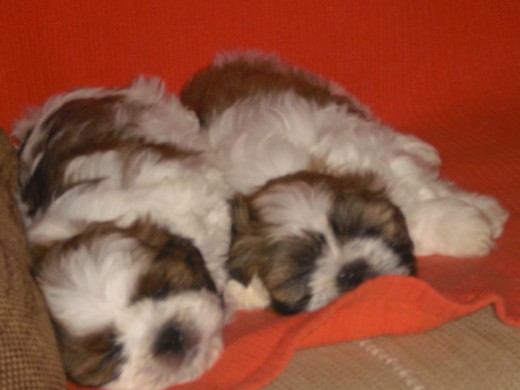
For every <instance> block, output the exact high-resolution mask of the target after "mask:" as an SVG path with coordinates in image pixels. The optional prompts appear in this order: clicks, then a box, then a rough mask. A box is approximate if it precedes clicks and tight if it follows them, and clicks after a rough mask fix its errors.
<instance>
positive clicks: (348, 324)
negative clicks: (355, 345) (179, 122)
mask: <svg viewBox="0 0 520 390" xmlns="http://www.w3.org/2000/svg"><path fill="white" fill-rule="evenodd" d="M1 8H2V11H1V13H0V26H1V30H2V39H1V40H0V126H2V127H3V128H4V129H5V130H6V131H9V130H10V126H11V123H12V121H13V120H14V119H15V118H17V117H20V116H21V115H22V113H23V110H24V109H25V108H27V107H28V106H30V105H34V104H40V103H42V102H43V101H44V100H45V99H46V98H47V97H48V96H49V95H51V94H54V93H56V92H59V91H62V90H65V89H68V88H71V87H76V86H91V85H106V86H111V85H121V84H127V83H129V82H130V80H131V79H132V78H133V77H134V76H136V75H137V74H155V75H159V76H161V77H163V78H164V79H165V80H166V81H167V83H168V86H169V88H170V90H171V91H173V92H176V91H178V89H179V88H180V86H181V85H182V83H183V82H184V81H185V80H186V79H187V78H188V77H189V75H190V74H192V73H193V72H194V71H195V70H196V69H197V68H199V67H202V66H204V65H205V64H207V63H208V62H209V61H210V59H211V57H212V56H213V54H214V53H215V52H216V51H219V50H228V49H236V48H259V49H262V50H265V51H275V52H278V53H279V54H280V55H281V56H282V57H283V58H285V59H287V60H288V61H290V62H293V63H295V64H298V65H300V66H302V67H304V68H307V69H309V70H312V71H315V72H317V73H320V74H322V75H324V76H325V77H328V78H332V79H334V80H336V81H338V82H339V83H340V84H342V85H344V86H345V87H347V88H348V89H349V90H350V91H352V92H353V93H354V94H355V95H357V96H358V97H359V98H360V99H361V100H362V101H364V102H365V103H367V104H368V105H369V106H371V108H372V109H373V111H374V113H375V114H376V115H377V116H379V117H380V118H381V119H382V120H384V121H385V122H387V123H389V124H391V125H393V126H394V127H396V128H399V129H400V130H401V131H404V132H410V133H414V134H416V135H418V136H420V137H422V138H423V139H425V140H427V141H428V142H430V143H432V144H433V145H435V146H436V147H437V148H438V149H439V150H440V152H441V156H442V157H443V170H442V172H443V175H444V176H446V177H449V178H450V179H452V180H454V181H456V182H457V183H459V184H460V185H462V186H464V187H465V188H468V189H472V190H475V191H481V192H485V193H489V194H492V195H493V196H495V197H497V198H498V199H499V200H500V201H501V202H502V203H503V205H504V206H505V208H506V209H508V210H509V211H510V213H511V216H510V219H509V221H508V223H507V225H506V229H505V232H504V234H503V236H502V237H501V238H500V239H499V240H498V242H497V247H496V250H495V251H494V252H493V253H492V254H491V255H489V256H487V257H484V258H479V259H453V258H447V257H429V258H421V259H419V279H411V278H400V277H383V278H380V279H378V280H375V281H372V282H369V283H366V284H365V285H363V286H362V287H360V288H359V289H357V290H356V291H354V292H352V293H349V294H347V295H345V296H344V297H343V298H341V299H339V300H338V301H336V302H334V303H333V304H332V305H330V306H329V307H327V308H325V309H324V310H322V311H319V312H317V313H312V314H302V315H297V316H294V317H279V316H277V315H275V314H273V313H270V312H262V311H260V312H250V313H239V314H238V315H237V317H236V320H235V321H234V322H233V323H232V324H231V325H230V326H229V327H228V328H227V329H226V332H225V339H226V350H225V352H224V353H223V355H222V357H221V359H220V360H219V362H218V363H217V364H216V366H215V367H214V369H212V370H211V371H209V372H208V373H207V374H206V375H205V376H204V377H203V378H202V379H201V380H199V381H198V382H196V383H194V384H189V385H185V386H181V387H179V389H208V388H232V389H250V388H257V387H259V386H261V385H263V384H265V383H267V382H269V381H270V380H272V379H273V378H274V377H275V376H276V374H277V373H278V372H279V371H280V370H281V369H282V368H283V367H284V366H285V364H287V362H288V361H289V359H290V358H291V356H292V354H293V353H294V351H295V350H296V349H298V348H305V347H310V346H315V345H321V344H326V343H333V342H339V341H346V340H353V339H357V338H361V337H368V336H376V335H382V334H408V333H415V332H420V331H424V330H427V329H431V328H433V327H436V326H438V325H441V324H443V323H445V322H447V321H449V320H452V319H455V318H458V317H460V316H463V315H466V314H468V313H471V312H473V311H475V310H477V309H478V308H481V307H483V306H485V305H489V304H494V306H495V308H496V313H497V315H498V317H499V318H500V319H501V320H503V321H504V322H506V323H508V324H511V325H516V326H520V256H519V255H520V242H519V240H518V235H519V233H520V214H519V213H520V210H519V204H518V197H519V195H520V169H519V168H518V167H519V166H520V153H519V151H520V135H519V130H520V110H519V108H520V72H519V69H520V45H519V44H518V42H519V41H518V37H519V36H520V23H519V20H520V3H518V1H516V0H502V1H500V2H490V1H487V0H482V1H480V0H459V1H451V0H438V1H435V2H432V1H421V0H403V1H398V2H395V1H378V0H363V1H345V0H329V1H327V2H321V1H310V0H308V1H306V0H302V1H294V2H289V1H277V0H273V1H257V0H227V1H211V0H206V1H202V0H193V1H186V2H180V1H175V2H174V1H153V0H152V1H148V2H131V1H126V2H125V1H119V0H111V1H104V0H99V1H88V2H84V1H82V2H79V1H73V0H68V1H67V0H63V1H55V2H40V1H29V0H24V1H21V0H3V1H2V7H1ZM71 388H72V389H73V388H75V387H74V386H71Z"/></svg>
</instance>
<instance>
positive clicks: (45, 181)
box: [22, 97, 197, 216]
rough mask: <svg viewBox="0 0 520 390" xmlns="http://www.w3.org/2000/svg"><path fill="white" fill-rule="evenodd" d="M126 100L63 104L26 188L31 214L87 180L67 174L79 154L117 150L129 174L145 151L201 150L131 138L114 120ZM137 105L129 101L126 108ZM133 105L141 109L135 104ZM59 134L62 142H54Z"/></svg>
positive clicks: (165, 154)
mask: <svg viewBox="0 0 520 390" xmlns="http://www.w3.org/2000/svg"><path fill="white" fill-rule="evenodd" d="M78 102H79V103H78ZM76 103H78V104H76ZM122 103H123V102H122V101H120V99H119V98H118V99H116V97H112V98H111V99H109V98H104V99H80V100H79V101H76V100H74V101H71V102H69V103H67V104H65V105H64V107H60V108H59V109H58V110H57V111H56V112H55V113H54V114H53V115H51V117H50V118H49V119H47V120H46V121H45V124H44V125H43V126H44V128H45V130H44V134H45V135H44V140H45V142H44V141H42V142H40V144H39V146H38V148H39V147H40V146H43V145H46V149H44V150H42V151H43V152H44V155H43V158H42V159H41V160H40V162H39V163H38V166H37V167H36V169H35V171H34V173H33V174H32V176H31V178H30V179H29V180H28V182H27V183H26V184H25V185H24V187H23V188H22V200H23V201H24V203H26V204H27V205H28V213H29V215H30V216H32V215H34V214H35V213H36V211H37V210H39V209H40V210H45V209H46V208H47V207H48V206H49V204H50V203H51V201H52V199H54V198H56V197H57V196H59V195H60V194H63V193H64V192H66V191H67V190H68V189H70V188H71V186H75V185H78V184H83V183H78V182H76V183H67V182H65V178H64V175H65V171H66V169H67V166H68V164H69V163H70V162H71V161H72V160H73V159H75V158H77V157H81V156H89V155H92V154H95V153H98V152H106V151H110V150H114V151H117V152H118V153H119V158H120V160H121V161H122V162H124V163H126V164H124V167H123V169H124V173H123V176H125V175H128V174H130V175H131V174H132V173H131V172H128V166H129V164H128V162H130V161H131V159H132V158H133V157H135V156H136V155H137V154H140V153H142V152H149V153H153V154H155V155H156V156H158V159H159V161H160V160H163V159H182V158H186V157H189V156H191V155H194V154H196V153H197V152H193V151H189V150H185V149H181V148H179V147H175V146H172V145H167V144H147V143H145V142H144V141H143V140H139V139H128V136H127V135H125V128H119V127H118V126H117V125H116V123H115V121H114V112H113V111H114V110H115V108H116V106H117V105H119V104H122ZM134 106H135V104H134V105H130V104H126V105H125V108H126V109H128V107H134ZM133 109H134V110H138V108H135V107H134V108H133ZM60 126H63V127H60ZM60 134H61V135H60ZM58 135H60V137H59V138H60V142H52V141H53V139H54V138H55V137H57V136H58ZM125 167H126V168H127V169H125ZM100 179H103V178H100Z"/></svg>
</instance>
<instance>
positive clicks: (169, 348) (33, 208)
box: [14, 78, 230, 389]
mask: <svg viewBox="0 0 520 390" xmlns="http://www.w3.org/2000/svg"><path fill="white" fill-rule="evenodd" d="M14 134H15V135H16V136H18V138H19V139H20V140H21V141H23V143H22V146H21V148H20V151H19V155H20V159H21V163H22V173H21V179H20V180H21V188H22V191H21V195H20V204H21V208H22V210H23V213H24V217H25V221H26V225H27V231H28V237H29V240H30V244H31V247H32V251H33V254H34V261H35V264H34V273H35V275H36V278H37V281H38V283H39V286H40V287H41V289H42V291H43V294H44V296H45V299H46V302H47V305H48V307H49V310H50V314H51V317H52V320H53V322H54V324H55V328H56V332H57V336H58V343H59V347H60V350H61V354H62V358H63V363H64V366H65V369H66V372H67V374H68V376H69V378H70V379H71V380H72V381H74V382H76V383H78V384H81V385H88V386H103V387H106V388H110V389H160V388H165V387H167V386H170V385H172V384H176V383H183V382H187V381H190V380H194V379H196V378H198V377H199V376H200V375H201V374H202V373H203V372H204V371H205V370H206V369H207V368H209V367H210V366H211V365H212V364H213V363H214V362H215V360H216V359H217V357H218V356H219V354H220V352H221V350H222V334H221V333H222V328H223V325H224V322H225V319H226V317H227V313H226V309H225V307H224V305H223V302H222V299H221V292H222V288H223V285H224V278H225V277H226V275H225V274H224V272H223V262H224V261H225V258H226V255H227V249H228V246H229V230H230V218H229V207H228V203H227V199H228V197H229V193H228V189H227V187H226V186H225V185H224V184H223V180H222V177H221V174H220V173H219V171H218V170H217V169H216V168H215V167H214V166H213V163H212V162H211V153H209V152H208V150H209V148H208V146H207V142H206V141H205V140H204V139H203V138H201V136H200V131H199V125H198V121H197V118H196V117H195V115H193V114H192V113H190V112H188V111H187V110H185V109H184V108H183V107H182V106H181V105H180V103H179V102H178V100H177V99H175V98H174V97H171V96H168V95H167V94H166V93H165V91H164V86H163V84H162V83H161V82H159V81H158V80H156V79H150V80H147V79H143V78H141V79H138V80H137V81H136V82H135V83H134V84H132V85H131V86H130V87H128V88H123V89H100V88H99V89H80V90H76V91H73V92H69V93H65V94H62V95H59V96H56V97H54V98H52V99H50V100H49V101H48V102H47V103H46V104H45V105H44V106H43V107H42V108H41V109H39V110H37V111H36V112H34V113H33V114H32V115H30V116H29V117H28V118H27V119H26V120H24V121H21V122H20V123H19V124H18V126H17V128H16V129H15V132H14Z"/></svg>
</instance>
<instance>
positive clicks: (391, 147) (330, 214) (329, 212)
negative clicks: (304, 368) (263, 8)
mask: <svg viewBox="0 0 520 390" xmlns="http://www.w3.org/2000/svg"><path fill="white" fill-rule="evenodd" d="M181 101H182V102H183V103H184V104H185V105H186V106H187V107H188V108H190V109H192V110H194V111H195V112H196V113H197V115H198V117H199V120H200V122H201V124H202V126H203V128H204V129H205V130H206V131H207V134H208V137H209V140H210V143H211V146H212V147H213V148H214V149H215V150H216V152H217V154H218V160H219V163H220V166H221V169H222V170H223V172H224V174H225V177H226V179H227V181H228V182H229V183H230V185H231V186H232V187H233V188H234V190H235V191H236V192H237V195H236V197H235V199H234V202H233V217H232V219H233V233H232V239H231V247H230V256H229V260H228V261H227V263H226V267H227V270H228V271H229V273H230V275H231V277H232V278H233V281H232V282H230V283H229V285H228V288H227V293H228V295H229V296H230V297H231V298H232V299H234V300H235V301H237V303H236V304H237V305H238V307H242V308H255V307H265V306H268V305H270V306H271V307H272V308H273V309H274V310H276V311H278V312H281V313H295V312H298V311H301V310H307V311H312V310H316V309H319V308H321V307H323V306H324V305H326V304H327V303H328V302H330V301H331V300H333V299H334V298H336V297H337V296H338V295H340V294H342V293H343V292H345V291H348V290H350V289H353V288H355V287H356V286H358V285H360V284H361V283H363V282H364V281H366V280H368V279H371V278H374V277H376V276H378V275H384V274H396V275H413V274H414V273H415V262H414V253H415V255H429V254H434V253H436V254H444V255H453V256H476V255H484V254H486V253H488V252H489V250H490V249H491V247H492V245H493V239H494V238H496V237H498V236H499V235H500V234H501V232H502V228H503V224H504V223H505V220H506V219H507V213H506V212H505V211H504V210H503V209H502V208H501V207H500V206H499V204H498V203H497V202H496V201H495V200H494V199H492V198H490V197H487V196H483V195H478V194H473V193H468V192H465V191H462V190H460V189H458V188H456V187H455V186H454V185H453V184H451V183H449V182H446V181H442V180H440V179H439V177H438V170H439V165H440V159H439V157H438V154H437V152H436V150H435V149H434V148H433V147H432V146H430V145H428V144H426V143H424V142H423V141H421V140H419V139H418V138H416V137H413V136H410V135H404V134H399V133H397V132H395V131H393V130H392V129H391V128H389V127H388V126H385V125H383V124H381V123H379V122H378V121H377V120H375V119H374V118H373V117H372V116H371V115H370V113H369V112H368V110H367V109H366V108H364V107H363V106H362V105H361V104H360V103H359V102H357V101H356V100H355V99H354V98H352V97H351V96H349V95H348V94H347V93H345V92H344V91H343V90H342V89H341V88H340V87H339V86H337V85H335V84H333V83H331V82H328V81H326V80H324V79H322V78H320V77H318V76H316V75H313V74H310V73H308V72H305V71H302V70H300V69H298V68H294V67H290V66H288V65H286V64H284V63H282V62H281V61H280V60H279V59H278V58H276V57H274V56H265V55H262V54H258V53H253V52H246V53H232V54H227V55H220V56H218V57H217V58H216V60H215V61H214V63H213V64H212V65H211V66H209V67H208V68H206V69H203V70H201V71H200V72H198V73H197V74H195V76H194V77H193V78H192V79H191V80H190V82H188V83H187V85H185V87H184V88H183V90H182V92H181ZM414 248H415V250H414Z"/></svg>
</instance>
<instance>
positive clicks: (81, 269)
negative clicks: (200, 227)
mask: <svg viewBox="0 0 520 390" xmlns="http://www.w3.org/2000/svg"><path fill="white" fill-rule="evenodd" d="M35 253H36V254H37V256H38V253H39V254H40V256H38V257H39V260H38V262H37V265H36V270H35V272H36V276H37V279H38V281H39V285H40V287H41V288H42V291H43V293H44V296H45V298H46V301H47V304H48V307H49V309H50V312H51V315H52V318H53V322H54V324H55V327H56V330H57V335H58V343H59V346H60V350H61V354H62V358H63V363H64V365H65V369H66V372H67V374H68V376H69V378H70V379H71V380H73V381H74V382H76V383H78V384H81V385H87V386H103V387H106V388H111V389H144V388H146V389H161V388H164V387H167V386H170V385H172V384H177V383H183V382H187V381H190V380H193V379H196V378H197V377H199V376H200V375H201V374H202V373H203V372H204V371H205V370H206V369H207V368H208V367H210V366H211V365H212V364H213V363H214V362H215V360H216V359H217V357H218V356H219V353H220V352H221V350H222V337H221V332H222V327H223V324H224V322H225V312H224V309H223V305H222V302H221V298H220V296H219V295H218V294H217V292H216V290H215V285H214V284H213V281H212V279H211V277H210V274H209V273H208V271H207V269H206V267H205V264H204V259H203V258H202V256H201V254H200V252H199V251H198V249H197V248H196V247H195V246H194V245H193V244H192V242H191V241H190V240H188V239H185V238H183V237H180V236H177V235H172V234H171V233H169V232H168V231H167V230H165V229H162V228H159V227H157V226H155V225H152V224H150V223H147V222H136V223H134V224H133V225H132V226H130V227H128V228H119V227H116V226H115V225H113V224H111V223H101V224H94V225H92V226H90V227H89V228H87V229H86V230H85V231H84V232H83V233H81V234H80V235H78V236H76V237H74V238H72V239H70V240H68V241H66V242H62V243H54V244H49V245H48V246H47V247H39V248H35Z"/></svg>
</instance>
